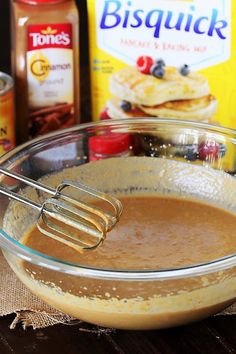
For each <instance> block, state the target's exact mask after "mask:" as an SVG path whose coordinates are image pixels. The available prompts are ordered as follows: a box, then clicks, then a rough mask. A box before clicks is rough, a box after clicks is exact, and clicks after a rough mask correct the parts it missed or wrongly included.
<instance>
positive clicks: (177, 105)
mask: <svg viewBox="0 0 236 354" xmlns="http://www.w3.org/2000/svg"><path fill="white" fill-rule="evenodd" d="M110 91H111V93H112V97H111V99H110V100H109V101H108V102H107V114H108V116H109V117H110V118H113V119H119V118H139V117H150V116H151V117H160V118H173V119H183V120H195V121H200V122H211V120H212V118H213V116H214V114H215V113H216V111H217V100H216V98H215V97H214V96H213V95H212V94H211V92H210V88H209V84H208V81H207V79H206V77H205V76H204V75H202V74H201V73H198V72H191V71H190V69H189V67H188V65H186V64H185V65H183V66H182V67H180V68H176V67H172V66H166V64H165V62H164V60H163V59H158V60H156V61H154V60H153V59H152V58H151V57H149V56H142V57H139V58H138V60H137V62H136V67H134V66H133V67H132V66H127V67H125V68H123V69H121V70H119V71H117V72H116V73H115V74H114V75H112V76H111V78H110Z"/></svg>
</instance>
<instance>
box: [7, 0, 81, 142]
mask: <svg viewBox="0 0 236 354" xmlns="http://www.w3.org/2000/svg"><path fill="white" fill-rule="evenodd" d="M78 37H79V14H78V10H77V7H76V4H75V1H74V0H12V71H13V75H14V79H15V97H16V134H17V143H22V142H24V141H26V140H28V139H29V138H33V137H36V136H38V135H42V134H44V133H47V132H50V131H53V130H56V129H62V128H67V127H70V126H72V125H74V124H75V123H77V122H78V117H79V101H80V98H79V94H80V93H79V43H78V42H79V39H78Z"/></svg>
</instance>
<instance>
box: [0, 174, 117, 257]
mask: <svg viewBox="0 0 236 354" xmlns="http://www.w3.org/2000/svg"><path fill="white" fill-rule="evenodd" d="M0 173H1V174H3V175H5V176H8V177H11V178H14V179H15V180H17V181H20V182H23V183H24V184H26V185H28V186H30V187H33V188H35V189H37V190H39V191H42V192H45V193H47V194H49V195H51V197H49V198H45V200H44V201H43V203H42V204H39V203H37V202H35V201H32V200H30V199H28V198H26V197H25V196H24V195H22V194H19V193H16V192H14V191H12V190H10V189H9V188H7V187H6V186H4V185H1V186H0V194H3V195H5V196H7V197H9V198H10V199H13V200H16V201H18V202H21V203H23V204H26V205H28V206H30V207H32V208H34V209H37V210H38V211H39V215H38V218H37V227H38V229H39V230H40V231H41V232H42V233H43V234H44V235H46V236H48V237H51V238H53V239H55V240H57V241H59V242H62V243H64V244H65V245H67V246H69V247H72V248H74V249H76V250H77V251H83V250H89V249H94V248H96V247H98V246H99V245H100V244H101V243H102V242H103V241H104V239H105V237H106V234H107V232H108V231H110V230H111V229H112V228H113V227H114V226H115V225H116V223H117V222H118V221H119V218H120V216H121V213H122V209H123V208H122V204H121V202H120V201H119V200H118V199H117V198H115V197H114V196H111V195H109V194H105V193H103V192H100V191H98V190H95V189H93V188H90V187H88V186H86V185H84V184H81V183H79V182H75V181H70V180H64V181H62V182H61V183H60V184H59V185H58V186H57V187H56V188H55V189H54V188H51V187H49V186H46V185H44V184H42V183H40V182H38V181H37V182H36V181H34V180H32V179H30V178H28V177H25V176H22V175H20V174H18V173H15V172H12V171H8V170H6V169H4V168H0ZM68 188H69V189H71V191H72V193H70V195H68V194H66V190H67V189H68ZM76 191H82V192H84V193H86V195H88V196H90V197H92V200H93V202H95V203H93V204H92V203H85V202H84V201H81V200H78V199H77V198H75V197H74V195H75V194H76V193H75V192H76ZM71 194H72V196H71ZM96 201H98V202H99V203H100V202H101V201H102V202H103V203H104V205H105V206H106V207H105V208H104V210H103V209H101V208H99V207H97V206H96Z"/></svg>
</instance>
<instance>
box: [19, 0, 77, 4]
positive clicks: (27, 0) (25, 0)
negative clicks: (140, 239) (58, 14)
mask: <svg viewBox="0 0 236 354" xmlns="http://www.w3.org/2000/svg"><path fill="white" fill-rule="evenodd" d="M15 1H16V2H17V3H21V4H26V5H56V4H60V3H63V2H67V1H70V0H15Z"/></svg>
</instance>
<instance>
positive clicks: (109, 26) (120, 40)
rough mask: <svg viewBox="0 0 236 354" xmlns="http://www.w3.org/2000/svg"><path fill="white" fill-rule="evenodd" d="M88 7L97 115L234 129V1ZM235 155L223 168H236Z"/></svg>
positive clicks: (130, 1) (135, 1) (106, 0)
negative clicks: (181, 121)
mask: <svg viewBox="0 0 236 354" xmlns="http://www.w3.org/2000/svg"><path fill="white" fill-rule="evenodd" d="M87 6H88V20H89V42H90V43H89V46H90V68H91V87H92V88H91V100H92V115H93V120H99V119H108V118H110V119H117V118H134V117H150V116H154V117H157V119H158V118H173V119H181V120H195V121H198V122H206V123H213V124H219V125H223V126H225V127H228V128H234V129H235V128H236V89H235V84H234V83H235V80H236V27H235V26H233V23H234V22H235V20H236V3H235V1H233V0H208V1H205V0H169V1H167V0H155V1H154V0H149V1H145V0H89V1H88V2H87ZM124 102H125V104H124ZM128 108H129V109H128ZM104 117H105V118H104ZM159 138H161V139H163V141H165V140H168V137H165V136H162V137H159ZM173 143H175V144H176V145H178V144H179V143H180V142H179V141H176V142H173ZM195 143H196V142H194V144H195ZM222 143H224V142H222ZM233 155H235V152H233V151H229V150H228V151H227V153H226V154H225V158H224V168H225V169H228V170H234V169H235V165H236V161H233V159H232V156H233Z"/></svg>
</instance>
